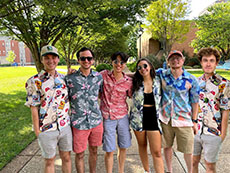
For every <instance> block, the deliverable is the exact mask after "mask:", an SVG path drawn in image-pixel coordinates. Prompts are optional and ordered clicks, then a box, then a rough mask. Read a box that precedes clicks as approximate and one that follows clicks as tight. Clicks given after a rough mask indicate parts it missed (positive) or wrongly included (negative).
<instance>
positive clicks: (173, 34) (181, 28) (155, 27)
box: [143, 0, 190, 54]
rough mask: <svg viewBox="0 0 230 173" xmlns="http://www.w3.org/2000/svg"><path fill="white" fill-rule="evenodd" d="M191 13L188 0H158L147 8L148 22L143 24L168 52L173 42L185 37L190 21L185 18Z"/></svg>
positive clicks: (165, 51)
mask: <svg viewBox="0 0 230 173" xmlns="http://www.w3.org/2000/svg"><path fill="white" fill-rule="evenodd" d="M188 13H189V6H188V0H158V1H155V2H152V3H151V5H150V6H149V7H148V8H147V17H146V20H147V22H148V23H147V24H146V25H143V26H144V28H146V29H147V31H148V32H150V33H151V34H152V37H153V39H156V40H159V41H160V43H161V46H162V47H161V48H162V49H163V51H164V53H166V54H168V53H169V52H170V50H171V48H172V44H173V43H175V42H180V41H183V40H184V39H185V36H184V35H185V34H186V33H187V32H188V31H189V27H190V22H189V21H188V20H184V17H185V16H186V15H188Z"/></svg>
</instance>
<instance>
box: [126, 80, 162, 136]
mask: <svg viewBox="0 0 230 173" xmlns="http://www.w3.org/2000/svg"><path fill="white" fill-rule="evenodd" d="M153 94H154V99H155V107H156V116H157V118H158V117H159V105H160V101H161V87H160V80H159V78H158V77H157V76H156V78H155V80H154V81H153ZM143 105H144V84H143V85H142V86H141V87H140V88H139V90H138V91H135V92H134V93H133V96H132V105H131V108H130V125H131V127H132V129H134V130H136V131H142V130H143ZM158 127H159V129H160V131H161V126H160V122H159V119H158Z"/></svg>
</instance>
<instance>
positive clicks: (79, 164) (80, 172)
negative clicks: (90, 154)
mask: <svg viewBox="0 0 230 173" xmlns="http://www.w3.org/2000/svg"><path fill="white" fill-rule="evenodd" d="M75 165H76V169H77V173H84V172H85V166H84V151H83V152H81V153H76V156H75Z"/></svg>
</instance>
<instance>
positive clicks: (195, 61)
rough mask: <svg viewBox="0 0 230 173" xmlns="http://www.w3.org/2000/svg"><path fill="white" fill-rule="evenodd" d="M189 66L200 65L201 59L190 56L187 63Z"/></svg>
mask: <svg viewBox="0 0 230 173" xmlns="http://www.w3.org/2000/svg"><path fill="white" fill-rule="evenodd" d="M186 65H187V66H194V65H199V66H200V61H199V59H198V58H197V57H192V58H189V59H188V61H187V63H186Z"/></svg>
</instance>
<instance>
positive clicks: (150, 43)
mask: <svg viewBox="0 0 230 173" xmlns="http://www.w3.org/2000/svg"><path fill="white" fill-rule="evenodd" d="M194 25H195V24H192V25H191V26H190V29H189V32H188V33H187V34H186V35H185V36H186V40H185V41H184V42H183V43H174V44H173V46H172V50H180V51H183V50H184V51H185V52H187V53H188V55H189V56H190V57H192V56H193V55H194V49H193V48H192V47H191V46H190V44H191V42H192V40H193V39H194V38H195V37H196V34H195V33H196V31H197V30H198V28H196V27H194ZM137 49H138V56H139V57H145V56H147V55H149V54H153V55H157V54H160V51H161V44H160V42H159V41H158V40H154V39H153V38H152V36H151V34H149V33H147V32H144V33H143V34H142V35H141V37H139V38H138V40H137Z"/></svg>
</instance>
